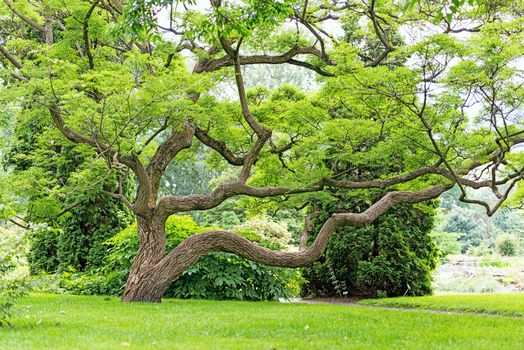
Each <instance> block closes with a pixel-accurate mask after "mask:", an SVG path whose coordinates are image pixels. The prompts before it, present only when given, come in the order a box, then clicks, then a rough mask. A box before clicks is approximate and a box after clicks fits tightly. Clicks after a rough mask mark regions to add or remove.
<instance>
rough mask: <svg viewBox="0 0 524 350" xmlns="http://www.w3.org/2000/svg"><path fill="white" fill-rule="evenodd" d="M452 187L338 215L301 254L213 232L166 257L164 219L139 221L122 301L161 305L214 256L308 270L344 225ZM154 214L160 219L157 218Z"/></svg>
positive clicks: (390, 197) (397, 196)
mask: <svg viewBox="0 0 524 350" xmlns="http://www.w3.org/2000/svg"><path fill="white" fill-rule="evenodd" d="M450 187H451V186H450V185H448V186H434V187H431V188H428V189H424V190H420V191H415V192H402V191H396V192H388V193H387V194H386V195H384V196H383V197H382V198H381V199H380V200H379V201H377V202H375V203H374V204H373V205H372V206H370V207H369V208H368V209H367V210H365V211H364V212H362V213H335V214H333V215H332V216H331V217H330V218H329V219H328V220H327V221H326V222H325V223H324V225H323V226H322V228H321V229H320V231H319V233H318V235H317V237H316V238H315V241H314V242H313V243H312V244H311V246H309V247H307V248H305V249H304V250H300V251H298V252H282V251H273V250H270V249H267V248H263V247H261V246H259V245H257V244H255V243H253V242H251V241H250V240H248V239H246V238H244V237H242V236H239V235H237V234H235V233H234V232H229V231H222V230H212V231H206V232H203V233H200V234H197V235H194V236H191V237H189V238H186V239H185V240H184V241H182V242H181V243H180V244H179V245H178V246H177V247H176V248H175V249H173V250H172V251H170V252H169V253H168V254H166V255H164V252H165V247H166V236H165V221H166V219H155V216H154V215H153V216H152V219H144V218H140V217H138V218H137V220H138V233H139V236H140V241H141V244H140V249H139V252H138V254H137V257H136V259H135V261H134V262H133V266H132V267H131V272H130V274H129V278H128V281H127V284H126V288H125V291H124V295H123V296H122V301H128V302H129V301H142V302H160V301H161V298H162V296H163V295H164V294H165V292H166V291H167V289H168V288H169V286H170V285H171V283H173V282H174V281H176V279H177V278H178V277H180V275H181V274H182V273H184V271H185V270H186V269H187V268H189V267H190V266H191V265H192V264H193V263H195V262H196V261H197V260H198V259H199V258H200V257H201V256H203V255H205V254H207V253H211V252H225V253H233V254H236V255H238V256H241V257H243V258H246V259H249V260H252V261H255V262H258V263H261V264H265V265H271V266H280V267H302V266H307V265H309V264H311V263H313V262H314V261H316V260H318V259H319V258H320V257H321V256H322V254H323V253H324V251H325V249H326V247H327V244H328V242H329V239H330V237H331V236H332V235H333V234H334V233H335V232H336V230H337V228H339V227H341V226H345V225H353V226H365V225H369V224H370V223H372V222H373V221H375V220H376V219H377V218H378V217H379V216H380V215H382V214H383V213H384V212H385V211H386V210H388V209H389V208H390V207H391V206H393V205H396V204H400V203H418V202H422V201H425V200H428V199H433V198H436V197H438V196H439V195H440V194H442V193H443V192H444V191H446V190H448V189H449V188H450ZM156 214H157V216H158V214H159V213H158V212H156ZM161 217H164V218H167V216H161Z"/></svg>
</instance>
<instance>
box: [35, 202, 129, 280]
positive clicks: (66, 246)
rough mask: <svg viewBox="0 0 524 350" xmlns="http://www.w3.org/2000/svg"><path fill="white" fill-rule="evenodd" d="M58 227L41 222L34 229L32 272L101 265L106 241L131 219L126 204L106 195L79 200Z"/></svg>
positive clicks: (94, 267) (81, 268) (87, 267)
mask: <svg viewBox="0 0 524 350" xmlns="http://www.w3.org/2000/svg"><path fill="white" fill-rule="evenodd" d="M78 200H79V201H81V202H80V204H77V205H75V206H74V207H73V208H71V209H70V210H69V212H67V213H66V214H64V215H62V216H60V218H59V219H58V220H57V222H56V223H55V226H50V225H47V224H40V225H38V226H36V227H35V228H34V229H33V233H32V237H31V249H30V252H29V265H30V271H31V274H33V275H38V274H41V273H61V272H63V271H68V270H70V268H71V267H73V268H74V269H75V270H77V271H89V270H92V269H96V268H98V267H101V266H102V265H103V264H104V261H105V257H106V256H107V246H104V245H103V244H102V242H104V241H105V240H107V239H108V238H110V237H112V236H113V235H115V234H116V233H117V232H119V231H120V230H121V229H122V228H124V227H125V226H126V225H127V224H128V223H129V222H130V220H129V216H130V215H129V213H128V212H127V211H126V210H124V209H123V208H122V204H120V203H118V202H117V201H116V200H114V199H112V198H109V199H108V198H107V197H104V196H103V195H96V196H95V195H94V196H93V197H86V198H83V197H82V198H80V199H78Z"/></svg>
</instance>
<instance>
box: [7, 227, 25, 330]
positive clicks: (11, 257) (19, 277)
mask: <svg viewBox="0 0 524 350" xmlns="http://www.w3.org/2000/svg"><path fill="white" fill-rule="evenodd" d="M26 246H27V245H26V243H25V239H24V237H23V236H22V235H20V234H17V233H15V232H12V231H9V230H6V229H4V228H0V326H5V325H9V324H10V322H9V319H10V318H11V317H12V316H13V314H14V313H15V311H16V308H15V306H16V301H17V300H18V299H19V298H20V297H22V296H24V295H26V294H27V292H28V284H27V281H26V278H25V276H24V275H23V272H22V273H21V272H20V271H19V269H18V267H19V265H20V264H22V263H23V258H24V255H25V251H26V249H25V247H26Z"/></svg>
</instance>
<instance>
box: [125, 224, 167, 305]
mask: <svg viewBox="0 0 524 350" xmlns="http://www.w3.org/2000/svg"><path fill="white" fill-rule="evenodd" d="M137 227H138V236H139V238H140V248H139V250H138V253H137V255H136V257H135V260H134V261H133V265H132V266H131V270H130V271H129V276H128V278H127V283H126V286H125V289H124V294H123V295H122V301H144V302H160V299H161V298H162V295H163V294H164V293H165V290H162V288H160V286H159V285H158V284H159V283H158V276H157V272H156V270H155V266H156V265H157V263H158V262H159V261H160V260H161V259H162V258H163V257H164V254H165V249H166V232H165V221H164V220H159V219H157V218H151V219H144V218H141V217H139V216H137ZM166 289H167V287H166Z"/></svg>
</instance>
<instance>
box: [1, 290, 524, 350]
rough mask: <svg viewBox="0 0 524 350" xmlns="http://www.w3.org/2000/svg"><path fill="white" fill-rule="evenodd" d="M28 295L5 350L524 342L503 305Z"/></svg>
mask: <svg viewBox="0 0 524 350" xmlns="http://www.w3.org/2000/svg"><path fill="white" fill-rule="evenodd" d="M512 295H517V297H518V298H520V299H521V300H524V294H512ZM502 304H503V301H502V299H501V302H500V305H502ZM21 305H23V306H24V308H25V310H26V311H24V312H25V313H27V312H28V313H27V315H25V316H24V315H22V316H21V317H20V318H18V319H15V320H14V326H13V327H11V328H0V349H2V350H4V349H5V350H7V349H9V350H18V349H24V350H26V349H27V350H42V349H49V350H51V349H53V350H62V349H68V350H69V349H79V350H82V349H89V350H97V349H104V350H110V349H523V348H524V332H523V330H524V318H521V317H505V316H500V315H498V316H493V315H475V314H442V313H433V312H427V311H423V310H416V311H414V310H389V309H381V308H377V307H368V306H343V305H328V304H314V305H311V304H302V303H287V304H282V303H277V302H264V303H260V302H232V301H202V300H184V301H181V300H166V301H164V302H163V303H162V304H124V303H121V302H119V301H118V300H117V299H116V298H104V297H87V296H65V295H46V294H38V295H31V296H30V297H29V298H27V299H24V300H22V302H21ZM516 307H520V306H516ZM27 310H29V311H27ZM27 317H28V318H27Z"/></svg>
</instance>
